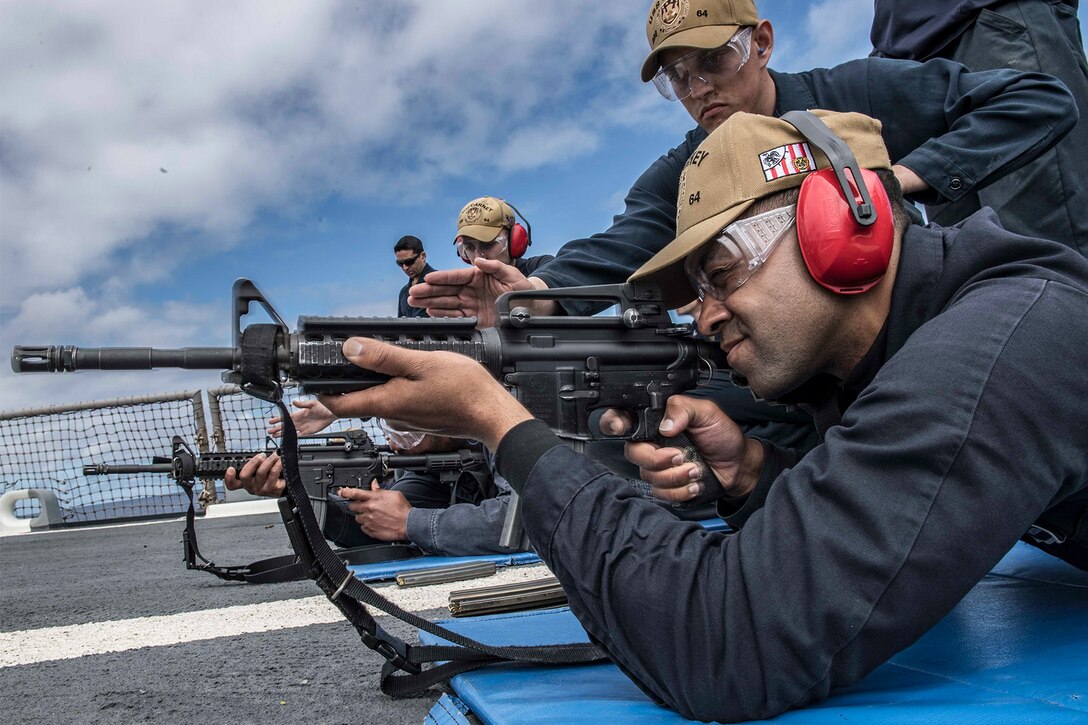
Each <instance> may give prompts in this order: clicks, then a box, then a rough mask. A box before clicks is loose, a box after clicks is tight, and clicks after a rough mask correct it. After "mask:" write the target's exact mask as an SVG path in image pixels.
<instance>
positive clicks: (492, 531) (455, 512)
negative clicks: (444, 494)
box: [408, 476, 517, 556]
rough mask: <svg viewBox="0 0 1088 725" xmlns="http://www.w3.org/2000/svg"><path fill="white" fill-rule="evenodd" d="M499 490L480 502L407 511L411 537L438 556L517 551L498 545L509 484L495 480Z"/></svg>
mask: <svg viewBox="0 0 1088 725" xmlns="http://www.w3.org/2000/svg"><path fill="white" fill-rule="evenodd" d="M494 483H495V487H496V488H497V489H498V491H499V493H498V495H497V496H495V497H494V498H488V499H484V500H483V501H480V502H479V503H456V504H453V505H452V506H449V507H448V508H437V509H425V508H418V507H416V508H413V509H412V510H411V511H409V512H408V539H409V540H410V541H411V542H412V543H413V544H415V545H416V546H418V547H419V548H421V549H423V550H424V551H426V552H427V553H428V554H434V555H436V556H477V555H480V554H508V553H513V552H515V551H517V549H511V548H507V547H504V546H499V538H500V537H501V535H502V526H503V523H504V522H505V521H506V510H507V507H508V505H509V503H510V493H511V490H510V485H509V484H508V483H506V481H505V480H503V479H502V478H501V477H499V476H496V477H495V479H494Z"/></svg>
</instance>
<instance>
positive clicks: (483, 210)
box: [457, 196, 514, 242]
mask: <svg viewBox="0 0 1088 725" xmlns="http://www.w3.org/2000/svg"><path fill="white" fill-rule="evenodd" d="M513 226H514V210H513V209H512V208H511V207H510V205H509V204H507V203H506V202H504V201H503V200H502V199H498V198H496V197H494V196H482V197H480V198H479V199H473V200H472V201H470V202H469V203H467V204H465V208H464V209H462V210H461V214H460V215H459V216H458V217H457V236H459V237H468V238H470V239H476V240H478V241H481V242H493V241H495V238H496V237H498V236H499V234H500V233H502V230H503V229H510V228H511V227H513Z"/></svg>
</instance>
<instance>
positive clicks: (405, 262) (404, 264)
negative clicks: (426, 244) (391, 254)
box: [397, 254, 419, 267]
mask: <svg viewBox="0 0 1088 725" xmlns="http://www.w3.org/2000/svg"><path fill="white" fill-rule="evenodd" d="M417 259H419V254H417V255H416V256H414V257H409V258H408V259H398V260H397V264H399V265H400V266H401V267H411V266H412V265H413V264H415V263H416V260H417Z"/></svg>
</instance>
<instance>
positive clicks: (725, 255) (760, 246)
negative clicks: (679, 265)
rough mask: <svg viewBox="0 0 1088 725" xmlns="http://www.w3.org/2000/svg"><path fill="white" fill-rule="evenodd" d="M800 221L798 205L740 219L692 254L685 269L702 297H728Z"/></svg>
mask: <svg viewBox="0 0 1088 725" xmlns="http://www.w3.org/2000/svg"><path fill="white" fill-rule="evenodd" d="M796 220H797V206H796V205H795V204H794V205H790V206H784V207H780V208H778V209H772V210H771V211H766V212H763V213H762V214H756V215H755V216H752V217H748V218H747V219H740V220H738V221H735V222H733V223H732V224H730V225H729V226H727V227H726V228H725V229H723V230H722V232H721V234H719V235H718V237H717V238H716V239H715V240H714V241H715V242H716V244H709V245H707V249H706V251H703V252H700V253H695V254H689V255H688V258H687V260H685V262H684V271H685V272H686V273H687V275H688V279H689V280H690V281H691V286H692V287H694V288H695V291H696V293H697V294H698V295H699V299H700V300H703V299H706V298H707V297H708V296H709V297H713V298H714V299H716V300H725V298H726V297H728V296H729V295H731V294H733V293H734V292H736V291H737V288H739V287H740V286H741V285H742V284H744V283H745V282H747V281H748V279H749V278H750V277H751V276H752V275H753V274H755V272H756V270H757V269H759V268H760V267H762V266H763V263H764V262H766V261H767V258H768V257H770V256H771V252H772V251H774V248H775V247H776V246H777V245H778V243H779V242H780V241H782V238H783V237H785V236H786V233H787V232H788V231H789V230H790V228H791V227H793V225H794V222H795V221H796Z"/></svg>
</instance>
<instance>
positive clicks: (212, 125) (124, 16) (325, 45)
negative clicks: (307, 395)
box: [0, 0, 872, 410]
mask: <svg viewBox="0 0 1088 725" xmlns="http://www.w3.org/2000/svg"><path fill="white" fill-rule="evenodd" d="M758 4H759V6H760V10H761V14H762V15H763V16H765V17H769V18H770V19H771V20H773V21H774V24H775V27H776V30H777V46H776V49H775V54H774V61H773V65H774V66H775V67H776V68H778V69H781V70H800V69H804V68H809V67H813V66H819V65H831V64H835V63H837V62H841V61H843V60H847V59H850V58H853V57H860V56H864V55H866V54H867V53H868V51H869V44H868V28H869V24H870V22H871V19H872V4H871V0H819V1H812V2H808V1H805V0H763V1H762V2H760V3H758ZM647 7H648V0H644V1H642V2H637V3H636V2H629V1H624V2H586V1H585V0H549V2H540V1H539V0H386V1H385V2H376V1H374V0H370V1H367V0H356V1H355V2H336V1H332V0H310V1H309V2H306V3H299V2H288V1H287V0H232V1H230V2H210V1H207V0H157V1H156V2H144V1H142V0H96V1H95V2H92V3H88V2H79V1H77V0H51V1H50V2H41V0H0V68H2V73H0V275H2V276H0V323H2V324H0V347H2V349H3V351H4V353H5V354H6V353H7V352H8V351H9V350H10V348H11V346H12V345H13V344H16V343H18V344H48V343H65V344H77V345H83V346H111V345H147V346H159V347H182V346H190V345H194V346H196V345H227V344H229V342H230V319H229V317H230V285H231V282H232V281H233V280H234V278H236V277H239V276H246V277H250V278H251V279H253V280H254V281H256V282H257V284H258V285H259V286H260V287H261V288H262V290H263V291H264V292H265V294H266V295H267V296H268V297H269V298H270V299H271V301H272V302H273V304H274V305H276V307H277V308H278V309H279V311H280V313H281V314H282V315H283V317H284V318H285V319H287V320H288V321H289V322H292V323H293V320H294V319H295V318H296V317H297V316H298V315H299V314H312V315H329V314H341V315H393V314H395V311H396V298H397V292H398V290H399V288H400V287H401V286H402V285H403V284H404V281H405V277H404V275H403V274H402V273H401V271H400V269H399V268H398V267H396V266H395V265H394V264H393V263H392V261H391V260H392V256H393V255H392V251H391V247H392V244H393V243H394V242H395V241H396V239H398V238H399V237H400V236H401V235H403V234H415V235H417V236H419V237H421V238H422V239H423V240H424V242H425V243H426V245H427V248H428V257H429V259H430V260H431V263H432V264H433V265H435V266H436V267H439V268H442V267H452V266H455V265H457V264H459V261H458V260H457V259H456V258H455V256H454V254H453V248H452V244H451V239H452V236H453V231H454V226H455V220H456V215H457V212H458V211H459V209H460V207H461V206H462V205H463V204H464V203H465V202H466V201H468V200H469V199H471V198H474V197H477V196H482V195H485V194H494V195H500V196H504V197H506V198H508V199H510V200H511V201H513V202H514V203H515V204H516V205H517V206H518V207H519V208H520V209H521V211H522V212H524V213H525V214H526V216H528V217H529V220H530V221H531V223H532V225H533V231H534V238H535V243H534V245H533V249H532V251H534V252H538V253H545V252H554V251H555V250H556V249H557V248H558V247H559V246H560V245H561V244H562V243H563V242H564V241H566V240H568V239H571V238H574V237H580V236H586V235H588V234H592V233H593V232H596V231H599V230H602V229H604V228H605V227H606V226H607V225H608V223H609V221H610V219H611V217H612V215H613V214H615V213H617V212H618V211H620V210H621V209H622V203H621V202H622V199H623V196H624V194H625V192H626V190H627V188H628V186H629V185H630V183H631V182H632V181H633V180H634V179H635V178H636V176H637V175H638V174H639V173H640V172H641V171H642V170H643V169H644V168H645V167H646V166H647V165H648V164H649V163H650V162H651V161H652V160H653V159H654V158H656V157H657V156H658V155H660V154H661V153H662V152H664V151H665V150H666V149H667V148H669V147H671V146H672V145H674V144H675V143H677V142H678V141H679V140H680V138H681V137H682V135H683V133H684V132H685V131H686V130H687V129H688V128H689V127H690V126H691V122H690V119H689V118H688V117H687V116H686V114H685V113H684V112H683V109H682V108H681V107H680V106H679V104H669V103H667V102H666V101H664V100H663V99H661V98H660V97H659V96H657V94H656V92H655V91H654V90H653V88H652V87H650V86H646V85H643V84H642V83H641V82H639V79H638V69H639V66H640V64H641V61H642V58H643V56H644V54H645V52H646V39H645V35H644V30H643V28H644V18H645V11H646V9H647ZM216 384H218V375H217V374H214V373H182V372H177V371H160V372H156V373H127V374H122V373H114V374H94V373H87V374H81V375H68V376H60V375H50V376H45V375H38V376H30V375H20V376H16V375H14V374H12V373H11V372H10V371H9V370H8V367H7V366H6V365H4V366H2V372H0V409H4V410H10V409H14V408H22V407H29V406H39V405H47V404H54V403H61V402H74V401H79V400H92V399H99V398H107V397H118V396H124V395H133V394H143V393H147V392H156V391H167V390H177V389H183V388H190V387H207V386H211V385H216Z"/></svg>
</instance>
